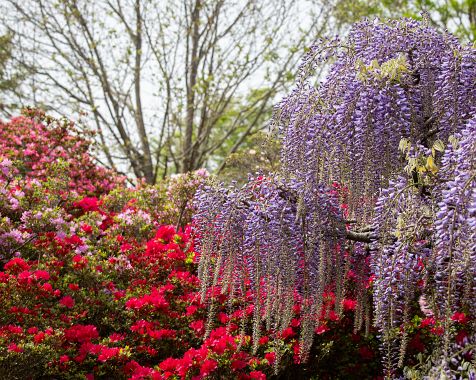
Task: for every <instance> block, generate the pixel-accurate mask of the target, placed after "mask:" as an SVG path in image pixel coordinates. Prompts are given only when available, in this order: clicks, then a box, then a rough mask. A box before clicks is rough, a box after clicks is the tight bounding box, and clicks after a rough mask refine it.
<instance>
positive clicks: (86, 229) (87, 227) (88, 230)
mask: <svg viewBox="0 0 476 380" xmlns="http://www.w3.org/2000/svg"><path fill="white" fill-rule="evenodd" d="M81 230H82V231H83V232H85V233H87V234H90V233H92V232H93V228H92V227H91V226H90V225H89V224H86V223H83V224H81Z"/></svg>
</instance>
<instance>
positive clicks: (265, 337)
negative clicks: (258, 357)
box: [259, 336, 269, 344]
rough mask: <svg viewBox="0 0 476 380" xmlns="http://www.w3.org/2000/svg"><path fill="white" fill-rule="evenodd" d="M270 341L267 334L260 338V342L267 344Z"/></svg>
mask: <svg viewBox="0 0 476 380" xmlns="http://www.w3.org/2000/svg"><path fill="white" fill-rule="evenodd" d="M268 342H269V338H268V337H267V336H262V337H261V338H260V339H259V344H266V343H268Z"/></svg>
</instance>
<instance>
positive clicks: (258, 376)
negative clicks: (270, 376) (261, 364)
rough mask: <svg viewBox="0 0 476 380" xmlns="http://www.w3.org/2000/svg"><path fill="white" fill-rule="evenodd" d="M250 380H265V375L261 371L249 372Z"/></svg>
mask: <svg viewBox="0 0 476 380" xmlns="http://www.w3.org/2000/svg"><path fill="white" fill-rule="evenodd" d="M250 379H257V380H266V375H265V374H264V373H263V372H261V371H252V372H250Z"/></svg>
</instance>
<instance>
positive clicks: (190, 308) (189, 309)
mask: <svg viewBox="0 0 476 380" xmlns="http://www.w3.org/2000/svg"><path fill="white" fill-rule="evenodd" d="M197 310H198V307H197V306H194V305H190V306H187V309H186V313H185V315H187V316H191V315H194V314H195V312H196V311H197Z"/></svg>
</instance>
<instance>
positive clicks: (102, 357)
mask: <svg viewBox="0 0 476 380" xmlns="http://www.w3.org/2000/svg"><path fill="white" fill-rule="evenodd" d="M119 353H120V348H119V347H102V348H101V353H100V354H99V356H98V360H99V361H100V362H103V363H104V362H105V361H107V360H109V359H112V358H115V357H116V356H118V355H119Z"/></svg>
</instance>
